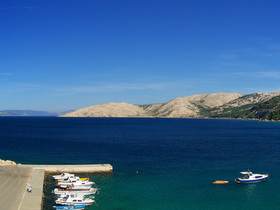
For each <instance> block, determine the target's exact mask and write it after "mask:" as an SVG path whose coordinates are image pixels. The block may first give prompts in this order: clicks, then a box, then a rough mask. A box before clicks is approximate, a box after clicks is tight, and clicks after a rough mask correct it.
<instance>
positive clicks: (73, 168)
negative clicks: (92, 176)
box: [25, 164, 113, 173]
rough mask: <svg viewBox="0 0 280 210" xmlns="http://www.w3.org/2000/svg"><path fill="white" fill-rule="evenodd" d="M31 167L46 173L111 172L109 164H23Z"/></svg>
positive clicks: (111, 168)
mask: <svg viewBox="0 0 280 210" xmlns="http://www.w3.org/2000/svg"><path fill="white" fill-rule="evenodd" d="M25 166H29V167H31V168H33V169H43V170H45V172H46V173H64V172H68V173H111V172H112V171H113V167H112V166H111V165H110V164H94V165H25Z"/></svg>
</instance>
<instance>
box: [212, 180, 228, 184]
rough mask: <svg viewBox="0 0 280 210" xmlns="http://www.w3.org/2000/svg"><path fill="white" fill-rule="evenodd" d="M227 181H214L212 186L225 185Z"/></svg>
mask: <svg viewBox="0 0 280 210" xmlns="http://www.w3.org/2000/svg"><path fill="white" fill-rule="evenodd" d="M227 183H228V181H222V180H214V181H213V184H227Z"/></svg>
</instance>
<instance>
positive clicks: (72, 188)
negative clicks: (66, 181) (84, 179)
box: [60, 184, 92, 191]
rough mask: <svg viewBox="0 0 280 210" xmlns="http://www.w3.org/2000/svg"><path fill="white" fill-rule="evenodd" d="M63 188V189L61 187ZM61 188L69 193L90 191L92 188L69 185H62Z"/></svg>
mask: <svg viewBox="0 0 280 210" xmlns="http://www.w3.org/2000/svg"><path fill="white" fill-rule="evenodd" d="M61 186H62V187H61ZM61 186H60V188H62V189H63V190H68V191H79V190H89V189H90V188H91V187H92V186H91V185H90V186H82V185H76V186H75V185H74V184H71V185H67V186H66V187H64V185H61Z"/></svg>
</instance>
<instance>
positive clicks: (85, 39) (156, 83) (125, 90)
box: [0, 0, 280, 111]
mask: <svg viewBox="0 0 280 210" xmlns="http://www.w3.org/2000/svg"><path fill="white" fill-rule="evenodd" d="M279 8H280V1H278V0H262V1H260V0H247V1H246V0H182V1H181V0H173V1H172V0H170V1H166V0H118V1H116V0H47V1H38V0H12V1H11V0H0V24H1V32H0V43H1V45H0V110H3V109H33V110H46V111H64V110H72V109H80V108H84V107H87V106H92V105H96V104H102V103H108V102H127V103H131V104H149V103H163V102H167V101H169V100H171V99H173V98H176V97H184V96H189V95H195V94H202V93H203V94H204V93H216V92H236V93H240V94H250V93H254V92H276V91H280V86H279V84H280V27H279V26H280V13H279Z"/></svg>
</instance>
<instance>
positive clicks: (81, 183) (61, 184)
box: [57, 180, 95, 188]
mask: <svg viewBox="0 0 280 210" xmlns="http://www.w3.org/2000/svg"><path fill="white" fill-rule="evenodd" d="M94 184H95V183H94V182H90V181H89V180H86V181H82V180H77V181H76V180H71V181H69V182H58V183H57V186H59V187H61V188H66V187H67V186H72V185H74V186H91V185H94Z"/></svg>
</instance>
